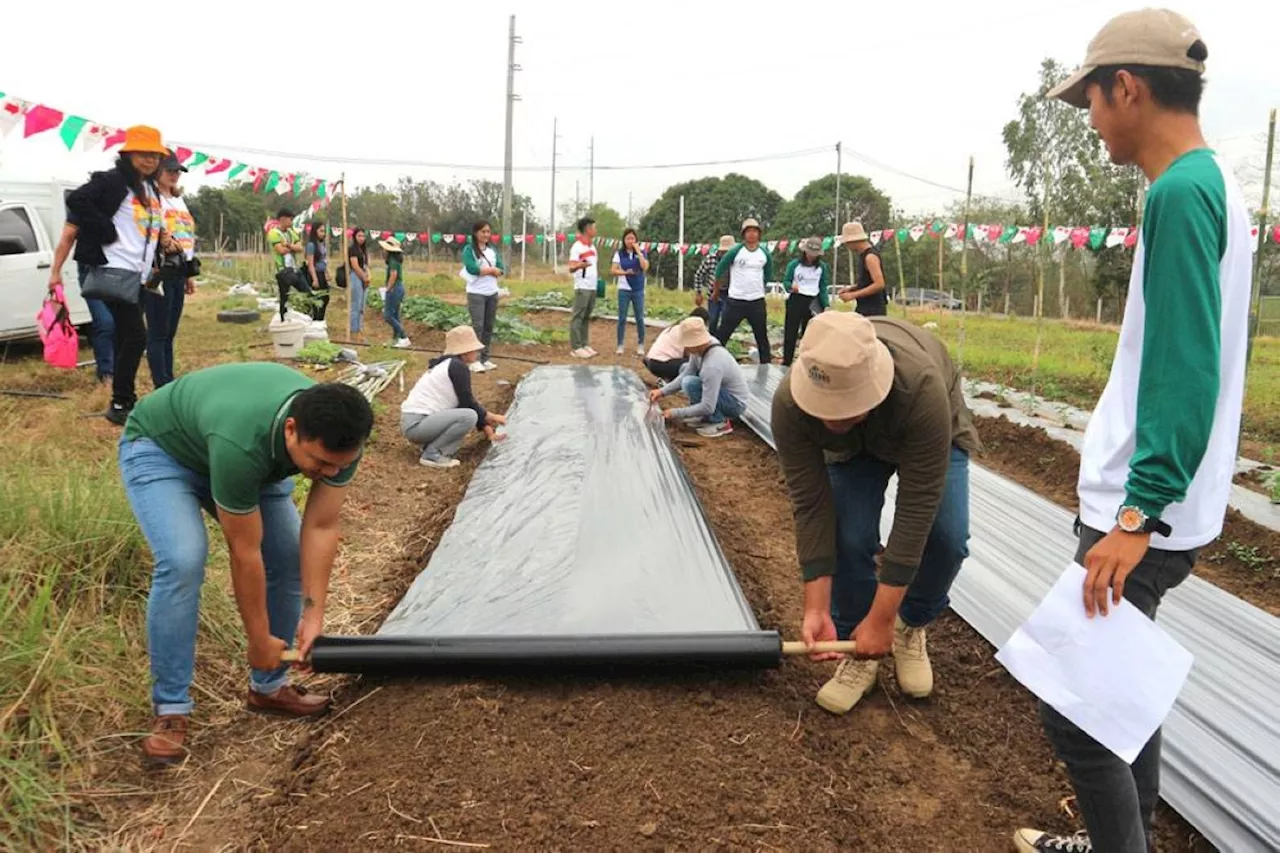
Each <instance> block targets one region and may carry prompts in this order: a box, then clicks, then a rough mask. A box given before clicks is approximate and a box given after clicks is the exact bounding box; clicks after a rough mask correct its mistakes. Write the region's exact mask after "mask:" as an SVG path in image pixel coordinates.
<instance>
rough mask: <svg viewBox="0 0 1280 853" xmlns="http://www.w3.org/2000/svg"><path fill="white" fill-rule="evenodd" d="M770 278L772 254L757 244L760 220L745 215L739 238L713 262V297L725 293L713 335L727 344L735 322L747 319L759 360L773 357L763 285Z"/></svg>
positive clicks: (763, 361)
mask: <svg viewBox="0 0 1280 853" xmlns="http://www.w3.org/2000/svg"><path fill="white" fill-rule="evenodd" d="M772 280H773V256H772V255H771V254H770V253H769V250H768V249H766V248H765V247H764V246H761V245H760V223H759V222H757V221H755V220H754V219H748V220H747V221H745V222H743V223H742V242H741V243H739V244H738V245H736V246H734V247H733V248H732V249H730V250H729V251H727V252H725V253H724V257H723V258H721V259H720V262H719V263H718V264H716V286H715V290H713V291H712V294H711V296H712V298H713V299H719V298H720V294H721V292H722V291H723V292H727V293H728V299H727V301H726V302H725V304H724V313H723V314H721V316H720V326H719V328H718V329H716V337H717V338H719V339H720V343H722V344H726V343H728V342H729V339H730V338H731V337H733V333H734V332H736V331H738V324H739V323H741V322H742V321H743V320H746V321H747V322H748V323H750V324H751V331H752V332H753V333H754V334H755V337H756V350H757V351H758V352H759V353H760V363H761V364H768V363H769V362H770V361H772V360H773V355H772V351H771V350H770V349H769V313H768V311H767V310H766V308H765V302H764V294H765V285H766V284H768V282H770V281H772Z"/></svg>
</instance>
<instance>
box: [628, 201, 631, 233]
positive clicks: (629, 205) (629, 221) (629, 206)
mask: <svg viewBox="0 0 1280 853" xmlns="http://www.w3.org/2000/svg"><path fill="white" fill-rule="evenodd" d="M627 227H628V228H630V227H631V193H630V192H628V193H627Z"/></svg>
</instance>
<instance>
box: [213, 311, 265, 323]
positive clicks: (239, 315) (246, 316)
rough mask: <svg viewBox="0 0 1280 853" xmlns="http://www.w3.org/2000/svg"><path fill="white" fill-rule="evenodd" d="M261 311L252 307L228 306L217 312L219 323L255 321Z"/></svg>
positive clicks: (260, 314)
mask: <svg viewBox="0 0 1280 853" xmlns="http://www.w3.org/2000/svg"><path fill="white" fill-rule="evenodd" d="M261 316H262V312H260V311H257V310H255V309H253V308H229V309H227V310H226V311H219V312H218V322H219V323H241V324H244V323H256V322H258V320H259V318H260V317H261Z"/></svg>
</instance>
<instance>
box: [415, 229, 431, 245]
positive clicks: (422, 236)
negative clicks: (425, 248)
mask: <svg viewBox="0 0 1280 853" xmlns="http://www.w3.org/2000/svg"><path fill="white" fill-rule="evenodd" d="M418 242H419V243H429V242H431V235H430V234H428V233H427V232H426V231H420V232H419V233H418Z"/></svg>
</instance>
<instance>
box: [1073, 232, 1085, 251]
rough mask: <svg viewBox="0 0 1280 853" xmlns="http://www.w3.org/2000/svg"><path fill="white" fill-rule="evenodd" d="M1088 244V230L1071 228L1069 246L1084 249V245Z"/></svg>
mask: <svg viewBox="0 0 1280 853" xmlns="http://www.w3.org/2000/svg"><path fill="white" fill-rule="evenodd" d="M1088 242H1089V229H1088V228H1072V229H1071V245H1072V246H1075V247H1076V248H1077V249H1082V248H1084V244H1085V243H1088Z"/></svg>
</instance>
